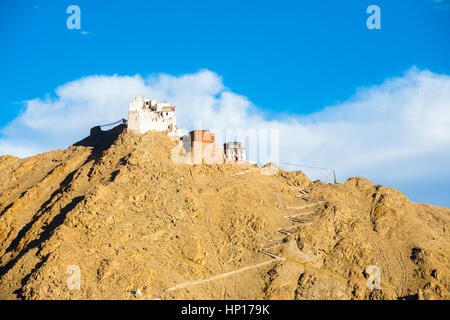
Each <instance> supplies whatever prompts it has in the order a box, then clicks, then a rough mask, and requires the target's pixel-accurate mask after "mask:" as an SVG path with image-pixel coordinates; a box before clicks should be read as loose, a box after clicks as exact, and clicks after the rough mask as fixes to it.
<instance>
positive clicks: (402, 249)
mask: <svg viewBox="0 0 450 320" xmlns="http://www.w3.org/2000/svg"><path fill="white" fill-rule="evenodd" d="M175 146H176V142H175V141H173V140H172V139H170V138H169V137H167V136H166V135H164V134H162V133H147V134H145V135H139V134H133V133H131V132H127V130H126V129H125V128H124V127H123V126H119V127H116V128H115V129H113V130H111V131H109V132H107V133H105V134H103V135H101V136H97V137H88V138H86V139H84V140H82V141H80V142H78V143H76V144H74V145H73V146H71V147H70V148H68V149H67V150H55V151H52V152H47V153H43V154H39V155H36V156H33V157H29V158H25V159H19V158H15V157H11V156H3V157H0V180H1V184H0V299H211V298H212V299H449V297H450V296H449V291H450V281H449V277H450V264H449V258H450V246H449V243H450V233H449V229H448V228H449V222H450V221H449V220H450V209H448V208H443V207H436V206H431V205H426V204H416V203H412V202H410V201H409V200H408V199H407V198H406V197H405V196H404V195H403V194H401V193H400V192H399V191H397V190H395V189H392V188H387V187H384V186H380V185H374V184H373V183H372V182H370V181H368V180H366V179H364V178H358V177H357V178H351V179H349V180H348V181H347V182H345V183H338V184H323V183H320V182H319V181H317V182H311V181H310V180H309V179H308V178H307V177H306V176H305V175H304V174H302V173H301V172H286V171H283V170H278V168H277V167H276V166H274V165H269V166H266V167H264V168H260V167H257V166H251V165H248V166H230V165H206V164H204V165H194V166H189V165H177V164H174V163H173V162H172V160H171V152H172V149H173V148H174V147H175ZM77 279H79V282H78V284H79V287H78V286H77Z"/></svg>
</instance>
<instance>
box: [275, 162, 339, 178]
mask: <svg viewBox="0 0 450 320" xmlns="http://www.w3.org/2000/svg"><path fill="white" fill-rule="evenodd" d="M279 164H282V165H287V166H296V167H305V168H310V169H319V170H327V171H331V173H330V174H328V175H327V176H326V178H328V177H329V176H331V175H333V180H334V183H336V182H337V181H336V170H334V169H332V168H321V167H314V166H309V165H306V164H298V163H286V162H280V163H279Z"/></svg>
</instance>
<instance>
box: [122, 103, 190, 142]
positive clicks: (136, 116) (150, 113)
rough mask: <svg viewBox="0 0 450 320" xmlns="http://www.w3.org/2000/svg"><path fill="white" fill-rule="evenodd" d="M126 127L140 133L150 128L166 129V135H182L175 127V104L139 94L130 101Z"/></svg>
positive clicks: (156, 129)
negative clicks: (145, 97)
mask: <svg viewBox="0 0 450 320" xmlns="http://www.w3.org/2000/svg"><path fill="white" fill-rule="evenodd" d="M128 128H129V129H131V130H135V131H137V132H139V133H142V134H143V133H146V132H147V131H150V130H155V131H166V130H168V131H169V132H168V135H171V136H179V137H180V136H182V135H183V133H182V132H181V130H180V129H178V127H177V120H176V118H175V106H171V105H170V104H169V103H167V102H162V103H161V102H157V101H156V100H152V99H144V98H142V97H141V96H137V97H136V98H134V100H133V101H132V102H131V103H130V109H129V111H128Z"/></svg>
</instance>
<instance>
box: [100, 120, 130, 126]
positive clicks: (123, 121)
mask: <svg viewBox="0 0 450 320" xmlns="http://www.w3.org/2000/svg"><path fill="white" fill-rule="evenodd" d="M126 122H127V120H125V119H120V120H118V121H116V122H113V123H108V124H102V125H99V126H98V127H109V126H112V125H115V124H118V123H126Z"/></svg>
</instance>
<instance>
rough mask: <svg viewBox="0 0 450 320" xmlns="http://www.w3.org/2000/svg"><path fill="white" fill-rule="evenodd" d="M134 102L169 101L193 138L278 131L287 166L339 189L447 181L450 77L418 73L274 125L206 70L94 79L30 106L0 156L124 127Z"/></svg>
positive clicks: (6, 131)
mask: <svg viewBox="0 0 450 320" xmlns="http://www.w3.org/2000/svg"><path fill="white" fill-rule="evenodd" d="M137 94H141V95H143V96H146V97H152V98H155V99H157V100H166V101H170V102H172V103H173V104H174V105H176V106H177V120H178V123H179V125H180V126H181V127H182V128H186V129H192V128H193V127H194V121H196V120H202V121H203V125H204V127H209V128H211V129H214V130H216V131H217V132H218V133H220V132H221V131H222V132H223V130H225V129H227V128H254V129H261V128H278V129H280V160H281V161H282V162H290V163H305V164H311V165H317V166H325V167H334V168H336V170H337V173H338V178H339V179H340V180H343V179H345V178H347V177H350V176H355V175H359V176H365V177H367V178H369V179H372V180H374V181H375V182H377V183H383V184H388V185H389V184H391V185H395V186H397V187H400V189H401V186H402V184H403V186H406V184H408V187H410V185H409V184H410V183H411V181H414V183H416V184H417V185H418V186H420V184H421V183H423V184H428V185H429V184H430V181H432V180H433V179H441V180H442V178H446V179H447V180H450V166H449V165H448V163H450V77H449V76H446V75H438V74H434V73H432V72H429V71H420V70H417V69H415V68H413V69H411V70H410V71H408V72H407V73H405V75H404V76H402V77H398V78H393V79H389V80H387V81H385V82H384V83H382V84H381V85H377V86H373V87H369V88H361V89H359V90H358V92H357V94H355V96H354V97H352V98H351V99H350V100H349V101H347V102H345V103H342V104H339V105H334V106H330V107H327V108H325V109H324V110H323V111H320V112H317V113H315V114H310V115H307V116H298V115H279V117H278V118H277V119H275V120H274V119H272V120H271V119H266V118H265V117H264V114H263V113H262V112H261V111H260V110H259V109H258V108H257V107H256V106H254V105H253V104H252V103H251V102H250V101H249V100H248V99H247V98H246V97H244V96H241V95H238V94H235V93H233V92H231V91H229V90H228V89H227V88H226V87H225V86H224V84H223V82H222V79H221V77H220V76H218V75H217V74H216V73H214V72H211V71H208V70H202V71H199V72H197V73H194V74H186V75H182V76H171V75H167V74H160V75H155V76H152V77H150V78H147V79H144V78H143V77H141V76H139V75H136V76H117V75H115V76H90V77H86V78H82V79H79V80H76V81H73V82H70V83H67V84H64V85H62V86H61V87H59V88H58V89H57V90H56V95H55V97H53V98H52V97H46V98H44V99H41V98H37V99H34V100H31V101H27V102H26V105H25V110H24V112H23V113H22V114H21V115H20V116H18V117H17V118H16V119H15V120H14V121H13V122H11V123H10V124H8V125H7V126H6V127H5V128H3V129H2V134H3V138H2V139H0V154H5V153H13V154H15V155H19V156H25V155H30V154H34V153H36V152H42V151H48V150H50V149H54V148H57V147H67V146H68V145H70V144H71V143H73V142H74V141H78V140H80V139H82V138H83V137H84V136H86V135H87V134H88V133H89V128H90V127H92V126H94V125H97V124H103V123H109V122H113V121H116V120H118V119H121V118H126V117H127V110H128V105H129V102H130V100H131V99H132V98H133V97H134V96H135V95H137ZM416 178H417V179H416ZM412 179H416V180H412ZM441 180H440V181H441ZM440 186H441V187H440V188H441V189H442V183H441V184H440ZM446 187H447V190H441V191H443V192H447V193H448V190H449V189H450V184H448V185H447V186H446ZM418 188H419V187H418ZM417 190H420V189H417ZM418 192H419V191H418ZM418 192H417V194H419V193H418ZM415 199H419V200H420V197H419V198H417V197H416V198H415ZM449 201H450V200H449Z"/></svg>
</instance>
